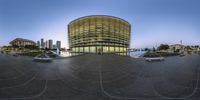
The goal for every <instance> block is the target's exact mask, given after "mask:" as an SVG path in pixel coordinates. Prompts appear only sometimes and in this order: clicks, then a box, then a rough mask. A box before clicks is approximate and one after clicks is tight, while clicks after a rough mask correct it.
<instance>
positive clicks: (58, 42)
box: [56, 41, 61, 49]
mask: <svg viewBox="0 0 200 100" xmlns="http://www.w3.org/2000/svg"><path fill="white" fill-rule="evenodd" d="M56 47H57V48H58V49H61V41H56Z"/></svg>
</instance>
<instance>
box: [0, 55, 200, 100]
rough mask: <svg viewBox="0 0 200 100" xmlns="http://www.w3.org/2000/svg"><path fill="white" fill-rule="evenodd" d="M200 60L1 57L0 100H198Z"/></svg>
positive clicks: (178, 58)
mask: <svg viewBox="0 0 200 100" xmlns="http://www.w3.org/2000/svg"><path fill="white" fill-rule="evenodd" d="M199 67H200V55H197V54H192V55H186V56H183V57H179V56H174V57H168V58H165V60H164V61H160V62H146V61H145V60H144V59H142V58H141V59H134V58H130V57H124V56H117V55H95V54H86V55H82V56H77V57H71V58H65V59H55V60H54V61H53V62H51V63H38V62H33V59H32V58H30V57H24V56H19V57H14V56H12V55H6V54H0V100H8V99H12V100H21V99H24V100H132V99H133V100H138V99H143V100H169V99H170V100H176V99H177V100H178V99H179V100H180V99H181V100H199V99H200V82H199V79H200V75H199V74H200V73H199V72H200V69H199Z"/></svg>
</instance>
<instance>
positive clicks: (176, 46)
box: [169, 44, 185, 52]
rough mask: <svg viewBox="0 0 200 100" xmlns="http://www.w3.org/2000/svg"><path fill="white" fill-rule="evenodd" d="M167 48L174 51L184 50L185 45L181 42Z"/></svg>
mask: <svg viewBox="0 0 200 100" xmlns="http://www.w3.org/2000/svg"><path fill="white" fill-rule="evenodd" d="M169 49H170V50H172V51H174V52H184V49H185V46H184V45H181V44H174V45H170V46H169Z"/></svg>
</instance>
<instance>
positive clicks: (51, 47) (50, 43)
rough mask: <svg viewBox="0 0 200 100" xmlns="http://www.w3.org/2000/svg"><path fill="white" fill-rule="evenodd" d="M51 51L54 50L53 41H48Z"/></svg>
mask: <svg viewBox="0 0 200 100" xmlns="http://www.w3.org/2000/svg"><path fill="white" fill-rule="evenodd" d="M48 44H49V49H53V40H49V41H48Z"/></svg>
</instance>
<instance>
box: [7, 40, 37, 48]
mask: <svg viewBox="0 0 200 100" xmlns="http://www.w3.org/2000/svg"><path fill="white" fill-rule="evenodd" d="M10 44H11V45H12V46H14V45H16V46H19V47H24V46H26V45H36V43H35V42H34V41H32V40H29V39H23V38H16V39H14V40H13V41H11V42H10Z"/></svg>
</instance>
